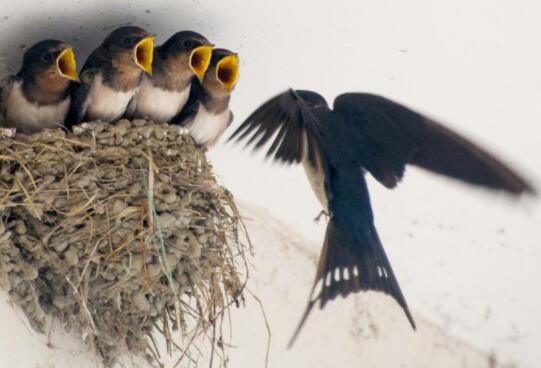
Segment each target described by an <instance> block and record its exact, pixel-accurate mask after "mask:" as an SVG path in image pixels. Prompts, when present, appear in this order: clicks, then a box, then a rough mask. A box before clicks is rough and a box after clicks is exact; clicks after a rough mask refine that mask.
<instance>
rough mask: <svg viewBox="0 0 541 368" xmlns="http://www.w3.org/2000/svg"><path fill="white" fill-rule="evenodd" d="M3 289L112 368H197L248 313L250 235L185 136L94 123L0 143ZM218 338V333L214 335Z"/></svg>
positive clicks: (170, 130)
mask: <svg viewBox="0 0 541 368" xmlns="http://www.w3.org/2000/svg"><path fill="white" fill-rule="evenodd" d="M0 163H1V168H0V218H1V222H0V286H2V287H3V288H4V289H5V290H6V291H7V292H8V293H9V296H10V299H11V300H12V301H13V302H15V303H16V304H17V305H19V306H20V307H21V308H22V310H23V311H24V312H25V314H26V315H27V316H28V319H29V321H30V323H31V325H32V326H33V327H34V328H35V329H37V330H38V331H40V332H45V331H46V328H47V325H48V323H50V321H51V320H52V319H54V320H58V321H60V322H61V323H62V325H63V326H64V328H65V329H66V330H69V331H75V332H77V333H79V334H80V336H81V337H82V338H83V339H84V340H85V342H86V344H87V345H88V346H90V347H91V349H92V350H93V351H94V352H96V353H97V354H98V356H99V357H100V359H101V360H102V362H103V363H104V365H106V366H112V365H113V364H114V363H115V362H116V361H117V360H118V359H119V358H120V357H121V356H122V355H123V354H124V353H126V352H130V353H134V354H136V355H143V356H145V357H146V358H147V359H148V360H149V361H154V362H157V361H159V359H158V356H159V351H158V348H157V347H156V341H155V340H156V337H157V335H163V337H164V338H165V342H166V346H167V350H168V351H169V352H171V351H172V350H174V348H175V347H176V348H177V349H178V350H180V351H181V352H179V354H180V355H181V358H182V357H186V359H190V357H189V353H188V351H189V346H178V343H177V342H175V341H173V338H172V331H174V330H179V331H180V332H181V333H182V335H183V336H187V337H190V338H189V339H183V341H184V342H185V344H190V343H191V341H193V340H194V337H196V336H197V337H203V338H204V340H205V341H208V342H209V343H210V344H211V345H212V351H213V352H214V346H218V347H222V348H223V345H224V344H223V343H221V342H220V341H221V335H220V329H221V327H220V326H221V324H220V321H223V314H224V312H225V311H226V310H227V309H228V307H229V306H230V305H232V304H237V305H238V304H239V302H241V301H242V300H243V297H242V292H243V287H244V285H245V280H242V279H241V275H244V276H246V277H247V270H246V262H245V259H244V249H243V248H242V246H241V244H240V242H239V239H238V235H239V231H240V229H242V224H241V220H240V216H239V214H238V211H237V209H236V206H235V203H234V201H233V198H232V196H231V195H230V194H229V192H228V191H227V190H225V189H224V188H222V187H221V186H219V185H218V184H217V183H216V180H215V178H214V175H213V173H212V168H211V166H210V165H209V163H208V162H207V160H206V158H205V155H204V152H202V151H201V149H199V148H198V147H196V146H195V144H194V142H193V140H192V138H191V137H189V136H188V135H186V134H185V133H184V132H183V130H182V129H181V128H179V127H177V126H173V125H171V126H169V125H166V124H155V123H152V122H149V121H145V120H136V121H133V122H130V121H128V120H121V121H120V122H118V123H116V124H105V123H101V122H93V123H85V124H83V125H81V126H79V127H76V128H75V132H74V133H65V132H64V131H62V130H60V129H57V130H47V131H44V132H41V133H37V134H34V135H31V136H21V137H17V139H11V138H4V139H0ZM216 330H218V331H216Z"/></svg>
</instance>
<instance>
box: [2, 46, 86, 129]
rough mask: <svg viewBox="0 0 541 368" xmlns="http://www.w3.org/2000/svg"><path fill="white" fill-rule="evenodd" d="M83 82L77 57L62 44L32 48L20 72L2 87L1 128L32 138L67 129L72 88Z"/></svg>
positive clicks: (7, 79) (25, 56) (9, 78)
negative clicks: (34, 134)
mask: <svg viewBox="0 0 541 368" xmlns="http://www.w3.org/2000/svg"><path fill="white" fill-rule="evenodd" d="M74 81H75V82H78V81H79V76H78V74H77V66H76V62H75V55H74V53H73V49H72V48H71V46H69V45H67V44H66V43H64V42H62V41H57V40H44V41H40V42H38V43H36V44H35V45H33V46H32V47H30V48H29V49H28V50H27V51H26V52H25V53H24V56H23V63H22V66H21V69H20V70H19V72H18V73H17V74H15V75H11V76H9V77H7V78H6V79H5V80H3V81H2V83H1V85H0V127H6V128H15V129H16V130H17V132H18V133H23V134H32V133H36V132H39V131H40V130H43V129H48V128H55V127H59V126H63V124H64V119H65V118H66V114H67V113H68V109H69V106H70V94H69V90H70V85H71V84H72V83H73V82H74Z"/></svg>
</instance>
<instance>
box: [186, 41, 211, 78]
mask: <svg viewBox="0 0 541 368" xmlns="http://www.w3.org/2000/svg"><path fill="white" fill-rule="evenodd" d="M211 57H212V45H203V46H199V47H196V48H195V49H193V50H192V52H191V54H190V60H189V61H188V64H189V65H190V69H191V70H192V71H193V72H194V74H195V75H197V78H199V80H203V77H204V76H205V72H206V71H207V68H208V67H209V65H210V58H211Z"/></svg>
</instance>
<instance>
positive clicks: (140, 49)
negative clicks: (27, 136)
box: [66, 26, 154, 127]
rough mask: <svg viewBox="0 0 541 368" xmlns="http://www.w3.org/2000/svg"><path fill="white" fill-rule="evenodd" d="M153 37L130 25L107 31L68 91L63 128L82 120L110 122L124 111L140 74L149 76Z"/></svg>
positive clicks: (139, 79)
mask: <svg viewBox="0 0 541 368" xmlns="http://www.w3.org/2000/svg"><path fill="white" fill-rule="evenodd" d="M153 45H154V36H152V35H151V34H149V33H148V32H147V31H145V30H143V29H141V28H139V27H134V26H125V27H120V28H117V29H116V30H114V31H113V32H111V34H109V35H108V36H107V38H105V40H104V41H103V43H102V44H101V45H100V46H99V47H98V48H97V49H95V50H94V51H93V52H92V53H91V54H90V56H89V57H88V59H87V60H86V63H85V64H84V66H83V69H82V71H81V81H82V82H81V84H80V85H79V86H77V88H74V89H73V91H72V103H71V107H70V112H69V114H68V117H67V119H66V126H68V127H71V126H72V125H75V124H79V123H81V122H82V121H84V120H88V121H91V120H102V121H105V122H114V121H116V120H118V119H119V118H121V117H122V116H123V115H124V113H125V112H126V108H127V107H128V104H129V103H130V101H131V100H132V98H133V97H134V95H135V93H136V92H137V89H138V87H139V83H140V81H141V77H142V75H143V72H145V73H148V74H152V59H153V49H154V46H153Z"/></svg>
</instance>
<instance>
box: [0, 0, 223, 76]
mask: <svg viewBox="0 0 541 368" xmlns="http://www.w3.org/2000/svg"><path fill="white" fill-rule="evenodd" d="M171 5H172V4H171ZM153 6H156V5H153ZM153 6H150V5H149V6H148V7H147V8H145V7H135V6H131V5H128V4H124V5H122V4H111V5H108V6H107V7H106V8H105V7H102V8H98V9H96V8H95V7H94V8H93V9H85V5H82V4H81V6H80V7H79V8H77V7H72V9H62V12H61V14H60V11H58V10H57V9H52V8H48V7H47V6H45V5H41V6H40V9H39V13H36V9H34V13H36V14H39V16H34V15H32V14H27V12H25V11H22V10H23V9H16V10H13V14H11V15H5V16H3V17H0V35H3V36H0V76H2V77H3V76H5V75H6V74H13V73H16V72H17V71H18V70H19V67H20V63H21V61H22V55H23V53H24V51H25V50H26V49H27V48H28V47H30V46H32V45H33V44H34V43H36V42H38V41H40V40H43V39H47V38H54V39H59V40H61V41H64V42H67V43H69V44H71V45H72V46H73V47H74V50H75V54H76V57H77V61H78V65H79V67H82V66H83V64H84V61H85V60H86V58H87V56H88V54H90V52H91V51H92V50H93V49H95V48H96V47H97V46H98V45H99V44H100V43H101V42H102V40H103V39H104V38H105V36H106V35H107V34H108V33H109V32H110V31H111V30H113V29H114V28H117V27H119V26H123V25H137V26H139V27H143V28H145V29H147V30H148V31H150V32H152V33H155V34H156V35H157V39H156V41H157V44H160V43H161V42H162V41H163V40H165V39H166V38H168V37H169V36H170V35H171V34H173V33H174V32H177V31H181V30H184V29H193V30H196V31H199V32H207V31H208V28H209V25H207V24H204V23H203V22H201V21H199V20H198V19H205V18H204V17H203V16H202V15H201V9H196V8H195V9H194V8H191V7H188V8H186V9H185V8H184V7H183V5H182V4H174V5H172V6H173V7H174V8H170V9H168V8H166V7H161V8H159V9H156V10H154V8H153ZM15 7H16V5H15ZM41 7H43V8H44V9H41ZM156 8H157V6H156ZM195 13H197V14H195ZM213 22H215V19H214V20H213ZM213 26H216V24H213ZM212 28H214V27H212ZM212 28H211V29H212Z"/></svg>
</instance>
